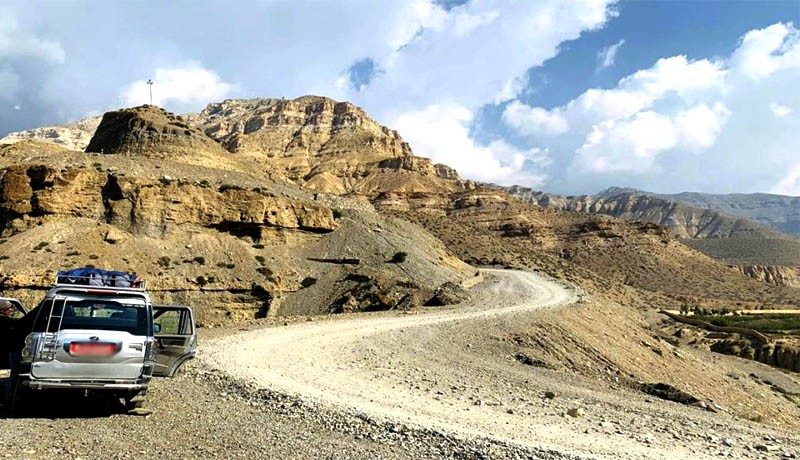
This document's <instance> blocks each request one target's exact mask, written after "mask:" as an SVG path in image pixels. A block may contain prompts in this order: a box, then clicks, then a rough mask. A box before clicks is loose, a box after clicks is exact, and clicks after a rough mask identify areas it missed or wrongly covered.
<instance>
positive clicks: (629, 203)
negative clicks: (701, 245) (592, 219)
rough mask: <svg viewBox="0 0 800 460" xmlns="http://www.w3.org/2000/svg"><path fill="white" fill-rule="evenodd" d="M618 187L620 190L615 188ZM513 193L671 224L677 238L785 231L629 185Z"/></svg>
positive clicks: (517, 189) (769, 235)
mask: <svg viewBox="0 0 800 460" xmlns="http://www.w3.org/2000/svg"><path fill="white" fill-rule="evenodd" d="M614 191H616V192H614ZM509 192H510V193H512V194H513V195H515V196H517V197H519V198H521V199H523V200H526V201H528V202H531V203H536V204H538V205H539V206H543V207H549V208H556V209H562V210H567V211H576V212H587V213H592V214H605V215H608V216H613V217H617V218H620V219H624V220H628V221H634V222H651V223H654V224H657V225H661V226H663V227H666V228H669V229H670V231H671V232H672V234H673V235H674V236H675V237H677V238H779V237H781V236H782V235H781V234H780V233H779V232H777V231H775V230H773V229H771V228H768V227H766V226H763V225H760V224H758V223H756V222H753V221H750V220H747V219H743V218H738V217H734V216H729V215H725V214H722V213H720V212H717V211H714V210H711V209H703V208H698V207H694V206H690V205H686V204H683V203H678V202H675V201H669V200H666V199H663V198H658V197H654V196H650V195H644V194H639V193H636V192H633V191H630V190H627V189H609V190H607V191H605V192H603V193H601V194H598V195H581V196H559V195H552V194H549V193H544V192H536V191H533V190H531V189H528V188H525V187H518V186H513V187H509Z"/></svg>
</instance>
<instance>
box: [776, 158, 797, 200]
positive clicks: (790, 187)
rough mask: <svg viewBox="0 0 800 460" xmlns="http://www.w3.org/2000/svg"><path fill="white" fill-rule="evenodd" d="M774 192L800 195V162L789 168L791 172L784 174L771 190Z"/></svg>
mask: <svg viewBox="0 0 800 460" xmlns="http://www.w3.org/2000/svg"><path fill="white" fill-rule="evenodd" d="M770 191H771V192H772V193H777V194H780V195H792V196H799V195H800V163H797V164H795V165H793V166H792V167H791V168H789V172H788V173H787V174H786V176H784V177H783V178H782V179H781V180H780V182H778V183H777V184H776V185H775V187H773V188H772V190H770Z"/></svg>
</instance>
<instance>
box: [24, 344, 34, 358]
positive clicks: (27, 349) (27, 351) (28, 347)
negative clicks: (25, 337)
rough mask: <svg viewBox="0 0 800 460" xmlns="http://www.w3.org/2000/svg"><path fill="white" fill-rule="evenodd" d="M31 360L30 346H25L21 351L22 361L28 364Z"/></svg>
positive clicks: (31, 351)
mask: <svg viewBox="0 0 800 460" xmlns="http://www.w3.org/2000/svg"><path fill="white" fill-rule="evenodd" d="M32 359H33V349H32V348H31V347H30V345H28V346H26V347H25V348H23V349H22V360H23V361H25V362H29V361H31V360H32Z"/></svg>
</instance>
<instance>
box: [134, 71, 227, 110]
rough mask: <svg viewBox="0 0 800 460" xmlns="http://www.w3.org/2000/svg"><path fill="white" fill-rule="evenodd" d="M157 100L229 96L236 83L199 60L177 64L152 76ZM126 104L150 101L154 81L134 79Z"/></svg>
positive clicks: (168, 101)
mask: <svg viewBox="0 0 800 460" xmlns="http://www.w3.org/2000/svg"><path fill="white" fill-rule="evenodd" d="M152 81H153V88H152V89H153V104H155V105H158V106H164V105H168V104H169V105H173V106H174V105H178V106H181V105H196V104H205V103H208V102H211V101H219V100H222V99H224V98H226V97H227V96H228V95H229V94H230V93H231V92H232V91H233V90H234V88H235V87H234V85H232V84H230V83H226V82H225V81H223V80H222V78H220V76H219V75H217V74H216V73H215V72H213V71H210V70H207V69H204V68H203V67H201V66H199V65H198V64H194V63H192V64H188V65H186V66H181V67H174V68H158V69H156V70H155V74H154V76H153V78H152ZM123 98H124V100H125V105H126V106H135V105H142V104H148V103H149V102H150V85H149V84H148V83H147V80H138V81H135V82H133V83H131V84H130V85H129V86H128V88H127V89H126V90H125V91H124V92H123Z"/></svg>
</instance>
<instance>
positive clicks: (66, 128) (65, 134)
mask: <svg viewBox="0 0 800 460" xmlns="http://www.w3.org/2000/svg"><path fill="white" fill-rule="evenodd" d="M100 119H101V117H89V118H84V119H83V120H80V121H77V122H75V123H70V124H66V125H61V126H46V127H43V128H34V129H29V130H27V131H19V132H16V133H11V134H9V135H7V136H6V137H4V138H2V139H0V144H15V143H17V142H21V141H28V140H41V141H47V142H52V143H54V144H58V145H60V146H62V147H64V148H67V149H69V150H80V151H83V150H84V149H85V148H86V146H87V145H89V140H91V138H92V136H93V135H94V132H95V130H97V125H99V124H100Z"/></svg>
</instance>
